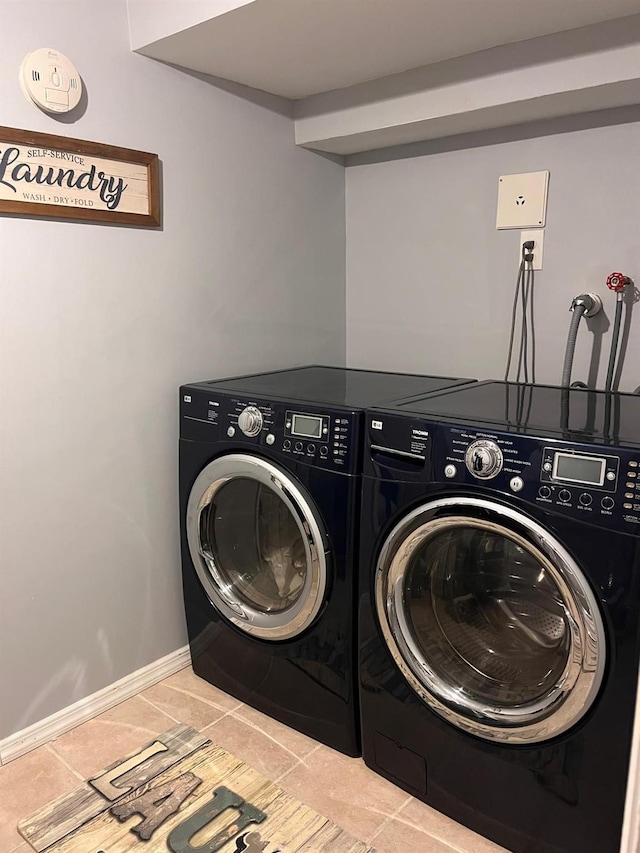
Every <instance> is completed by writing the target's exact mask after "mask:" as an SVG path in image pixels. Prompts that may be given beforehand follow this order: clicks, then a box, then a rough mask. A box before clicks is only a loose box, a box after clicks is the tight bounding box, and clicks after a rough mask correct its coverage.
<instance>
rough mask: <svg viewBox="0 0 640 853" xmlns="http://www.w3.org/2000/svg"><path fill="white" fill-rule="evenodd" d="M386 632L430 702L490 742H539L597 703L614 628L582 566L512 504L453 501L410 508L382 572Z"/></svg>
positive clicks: (379, 599) (379, 602) (385, 552)
mask: <svg viewBox="0 0 640 853" xmlns="http://www.w3.org/2000/svg"><path fill="white" fill-rule="evenodd" d="M375 586H376V589H375V593H376V608H377V613H378V619H379V621H380V625H381V628H382V632H383V634H384V638H385V640H386V642H387V645H388V646H389V649H390V650H391V653H392V655H393V657H394V659H395V661H396V663H397V665H398V666H399V668H400V669H401V671H402V673H403V675H404V676H405V678H406V679H407V681H408V682H409V684H410V685H411V686H412V687H413V689H414V690H415V691H416V693H417V694H418V695H419V696H420V697H421V699H423V701H424V702H425V703H426V704H427V705H428V706H429V707H430V708H432V709H433V710H434V711H436V712H437V713H438V714H440V716H442V717H444V719H445V720H448V721H449V722H450V723H452V724H453V725H455V726H457V727H459V728H460V729H463V730H464V731H467V732H470V733H472V734H474V735H477V736H478V737H481V738H484V739H486V740H490V741H500V742H506V743H528V744H531V743H538V742H540V741H546V740H549V739H550V738H553V737H555V736H557V735H559V734H560V733H562V732H564V731H566V730H567V729H569V728H570V727H571V726H573V725H575V724H576V722H577V721H578V720H579V719H580V718H581V717H582V716H583V715H584V714H585V713H586V712H587V711H588V710H589V707H590V706H591V705H592V703H593V702H594V700H595V697H596V695H597V693H598V689H599V687H600V684H601V682H602V677H603V672H604V666H605V646H606V643H605V634H604V627H603V623H602V618H601V616H600V611H599V608H598V604H597V601H596V599H595V597H594V595H593V593H592V591H591V588H590V586H589V584H588V582H587V580H586V578H585V576H584V575H583V573H582V572H581V570H580V569H579V567H578V565H577V564H576V562H575V561H574V560H573V558H572V557H571V555H570V554H569V553H568V552H567V551H566V549H565V548H563V546H562V545H561V544H560V543H559V542H558V541H557V540H556V539H555V538H554V537H552V536H551V535H550V534H549V533H548V532H547V531H546V530H545V529H544V528H543V527H541V526H540V525H539V524H537V523H536V522H534V521H532V520H531V519H529V518H527V517H526V516H525V515H523V514H522V513H520V512H518V511H516V510H514V509H512V508H511V507H506V506H502V505H501V504H499V503H496V502H493V501H489V500H483V499H479V498H472V497H469V498H462V497H460V498H443V499H440V500H434V501H432V502H431V503H428V504H425V505H423V506H421V507H419V508H418V509H417V510H415V511H414V512H412V513H410V514H409V515H407V516H406V517H405V518H404V519H403V520H402V521H401V522H400V523H399V524H398V525H397V526H396V528H395V529H394V530H393V531H392V533H391V535H390V536H389V538H388V539H387V541H386V542H385V544H384V546H383V548H382V552H381V555H380V559H379V562H378V566H377V571H376V580H375Z"/></svg>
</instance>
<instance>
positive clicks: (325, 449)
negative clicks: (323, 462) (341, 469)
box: [320, 447, 329, 459]
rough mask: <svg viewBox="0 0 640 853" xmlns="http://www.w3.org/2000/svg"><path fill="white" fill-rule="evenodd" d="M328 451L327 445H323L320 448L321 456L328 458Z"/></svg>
mask: <svg viewBox="0 0 640 853" xmlns="http://www.w3.org/2000/svg"><path fill="white" fill-rule="evenodd" d="M328 452H329V451H328V450H327V448H326V447H321V448H320V456H322V457H323V458H325V459H326V456H327V453H328Z"/></svg>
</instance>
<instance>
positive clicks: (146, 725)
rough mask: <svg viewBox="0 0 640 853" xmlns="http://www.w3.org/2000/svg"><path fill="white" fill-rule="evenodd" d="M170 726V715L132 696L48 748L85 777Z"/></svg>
mask: <svg viewBox="0 0 640 853" xmlns="http://www.w3.org/2000/svg"><path fill="white" fill-rule="evenodd" d="M174 726H175V721H174V720H172V719H171V717H168V716H167V715H166V714H163V713H162V711H159V710H157V709H156V708H154V707H153V706H152V705H150V704H149V703H148V702H145V701H144V699H141V698H140V697H139V696H134V697H133V699H127V701H126V702H122V703H121V704H120V705H116V706H115V708H111V709H110V710H109V711H105V713H104V714H100V716H98V717H95V718H94V719H93V720H89V721H88V722H86V723H83V724H82V725H81V726H78V727H77V728H75V729H72V730H71V731H70V732H67V733H66V734H64V735H62V736H61V737H59V738H57V739H56V740H54V741H53V742H52V743H51V748H52V749H53V750H54V751H55V752H56V753H57V754H59V755H60V756H61V757H62V758H64V760H65V761H66V762H67V763H68V764H69V765H70V766H71V767H73V768H74V770H77V771H78V772H79V773H80V774H81V775H82V776H83V777H84V778H85V779H86V778H88V777H89V776H92V775H94V774H95V773H98V772H99V771H100V770H103V769H104V768H105V767H107V766H108V765H109V764H112V763H113V762H114V761H117V760H118V759H119V758H123V757H124V756H125V755H127V754H128V753H130V752H136V751H137V750H139V749H140V748H141V747H142V746H144V744H145V743H146V742H147V741H149V740H152V739H153V738H154V737H155V736H156V735H159V734H162V732H166V731H167V729H171V728H173V727H174Z"/></svg>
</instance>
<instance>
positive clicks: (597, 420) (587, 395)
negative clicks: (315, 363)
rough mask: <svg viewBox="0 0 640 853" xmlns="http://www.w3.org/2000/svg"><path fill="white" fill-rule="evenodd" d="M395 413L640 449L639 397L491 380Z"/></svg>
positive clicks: (419, 400) (398, 406)
mask: <svg viewBox="0 0 640 853" xmlns="http://www.w3.org/2000/svg"><path fill="white" fill-rule="evenodd" d="M393 411H396V412H398V411H400V412H405V413H406V414H420V415H425V416H429V417H432V418H434V419H437V420H446V421H471V422H473V423H474V424H476V425H479V426H483V425H486V426H491V427H493V428H494V429H495V428H497V429H503V430H505V431H507V432H518V433H523V434H531V435H538V436H540V437H546V436H550V437H552V436H556V435H557V436H559V437H561V438H564V439H566V440H573V441H582V442H586V443H588V442H593V443H594V444H612V445H619V446H627V447H640V395H637V394H620V393H612V394H607V393H605V392H604V391H591V390H586V389H581V388H561V387H559V386H556V385H525V384H524V383H521V384H518V383H515V382H490V381H489V382H476V383H474V384H472V385H467V386H466V387H463V388H458V389H453V390H449V391H444V392H443V393H441V394H435V395H432V396H430V397H428V398H425V397H414V398H412V399H409V400H402V401H399V402H397V403H394V405H393Z"/></svg>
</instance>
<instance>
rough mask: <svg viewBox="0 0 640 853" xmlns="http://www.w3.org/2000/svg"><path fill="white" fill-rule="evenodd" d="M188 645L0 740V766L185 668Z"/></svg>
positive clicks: (187, 663) (188, 658)
mask: <svg viewBox="0 0 640 853" xmlns="http://www.w3.org/2000/svg"><path fill="white" fill-rule="evenodd" d="M189 662H190V656H189V646H183V647H182V648H181V649H177V650H176V651H175V652H171V654H168V655H166V656H165V657H163V658H160V659H159V660H156V661H153V663H150V664H148V665H147V666H143V667H142V669H137V670H136V671H135V672H132V673H131V674H130V675H127V676H125V677H124V678H121V679H120V680H119V681H115V682H114V683H113V684H110V685H109V686H108V687H105V688H103V689H102V690H98V692H97V693H92V694H91V695H90V696H86V697H85V698H84V699H80V700H79V701H78V702H74V703H73V705H68V706H67V707H66V708H63V709H62V710H61V711H57V712H56V713H55V714H52V715H51V716H50V717H45V719H44V720H40V722H38V723H34V724H33V725H32V726H29V727H28V728H26V729H22V731H19V732H16V733H15V734H13V735H9V737H7V738H5V739H4V740H1V741H0V764H6V763H7V762H8V761H12V760H13V759H14V758H19V757H20V756H21V755H24V754H25V753H26V752H30V751H31V750H32V749H35V748H36V747H38V746H42V744H44V743H47V742H48V741H50V740H52V739H53V738H55V737H58V736H59V735H62V734H64V733H65V732H68V731H69V730H70V729H73V728H75V727H76V726H79V725H80V723H86V721H87V720H91V719H92V718H93V717H96V716H98V714H102V712H103V711H108V710H109V708H113V706H114V705H118V704H120V702H124V700H125V699H130V698H131V697H132V696H135V695H136V694H137V693H140V692H141V691H142V690H145V689H146V688H147V687H151V686H152V685H153V684H157V682H158V681H162V679H163V678H168V677H169V676H170V675H173V673H174V672H178V670H180V669H184V668H185V667H186V666H188V665H189Z"/></svg>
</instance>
